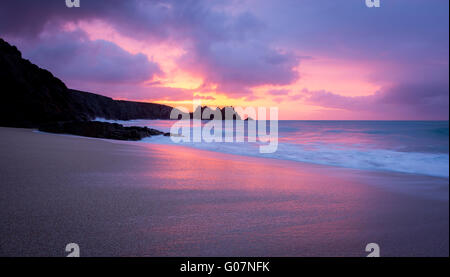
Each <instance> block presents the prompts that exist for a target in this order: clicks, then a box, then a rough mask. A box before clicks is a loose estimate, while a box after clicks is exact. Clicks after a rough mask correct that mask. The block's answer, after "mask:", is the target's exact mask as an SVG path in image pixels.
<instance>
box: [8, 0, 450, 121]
mask: <svg viewBox="0 0 450 277" xmlns="http://www.w3.org/2000/svg"><path fill="white" fill-rule="evenodd" d="M80 4H81V5H80V7H79V8H67V7H66V4H65V0H40V1H35V0H15V1H2V2H1V3H0V37H2V38H4V39H5V40H7V41H8V42H10V43H11V44H14V45H16V46H17V47H18V48H19V49H20V50H21V52H22V54H23V57H25V58H27V59H29V60H31V61H32V62H33V63H35V64H37V65H39V66H40V67H43V68H46V69H48V70H50V71H51V72H52V73H53V74H54V75H55V76H57V77H58V78H60V79H61V80H63V81H64V82H65V83H66V85H67V86H68V87H70V88H74V89H79V90H84V91H90V92H94V93H99V94H102V95H106V96H110V97H113V98H114V99H126V100H135V101H145V102H156V103H161V104H166V105H170V106H174V107H176V106H185V107H188V108H189V107H190V108H191V109H192V101H193V99H194V98H195V99H200V100H201V101H202V104H204V105H210V106H220V107H223V106H228V105H233V106H242V107H248V106H252V107H258V106H263V107H278V109H279V118H280V119H300V120H301V119H304V120H347V119H348V120H448V118H449V1H448V0H380V4H381V6H380V7H379V8H368V7H367V6H366V5H365V0H279V1H275V0H195V1H194V0H183V1H180V0H173V1H170V0H168V1H157V0H148V1H145V0H128V1H121V0H95V1H93V0H81V1H80Z"/></svg>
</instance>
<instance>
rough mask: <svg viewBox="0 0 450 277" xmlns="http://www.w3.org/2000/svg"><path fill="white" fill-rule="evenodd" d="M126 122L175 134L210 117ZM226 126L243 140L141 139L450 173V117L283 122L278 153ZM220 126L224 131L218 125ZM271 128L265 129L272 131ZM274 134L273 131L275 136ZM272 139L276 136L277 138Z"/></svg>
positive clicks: (342, 164)
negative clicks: (177, 127) (174, 128)
mask: <svg viewBox="0 0 450 277" xmlns="http://www.w3.org/2000/svg"><path fill="white" fill-rule="evenodd" d="M96 120H98V121H107V122H114V123H119V124H122V125H124V126H147V127H149V128H154V129H157V130H160V131H164V132H170V131H171V127H172V126H173V125H174V124H175V123H176V122H178V123H177V124H179V125H182V126H185V127H188V128H190V132H191V137H192V134H193V129H194V128H199V127H201V128H203V127H204V126H205V125H206V124H208V122H209V121H199V122H197V123H194V122H192V121H190V120H187V121H174V120H130V121H115V120H105V119H100V118H98V119H96ZM225 125H226V124H222V136H223V137H224V136H225V135H226V134H232V135H233V136H234V138H236V137H241V138H243V140H244V142H236V141H234V142H205V141H201V142H193V141H192V139H191V141H181V142H174V141H173V140H172V138H171V137H166V136H153V137H149V138H145V139H143V140H141V142H142V143H155V144H179V145H183V146H187V147H193V148H198V149H202V150H209V151H215V152H221V153H228V154H235V155H243V156H256V157H262V158H271V159H279V160H291V161H297V162H304V163H312V164H321V165H329V166H336V167H344V168H353V169H362V170H373V171H391V172H402V173H410V174H419V175H427V176H436V177H444V178H448V177H449V121H349V120H346V121H321V120H319V121H307V120H280V121H278V128H277V130H278V133H277V134H276V139H277V142H278V143H277V147H276V151H274V152H273V153H261V151H260V146H261V145H264V144H268V143H267V142H263V141H259V140H257V141H256V142H249V141H248V133H247V130H248V128H247V127H248V122H247V121H246V122H245V126H244V133H242V132H240V130H239V129H238V130H236V126H234V125H233V127H232V130H231V132H227V131H230V129H229V128H228V129H227V126H225ZM219 130H220V129H219ZM269 130H270V128H269V126H267V129H266V132H267V133H269ZM271 135H273V134H271ZM272 139H273V138H272Z"/></svg>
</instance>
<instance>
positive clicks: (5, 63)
mask: <svg viewBox="0 0 450 277" xmlns="http://www.w3.org/2000/svg"><path fill="white" fill-rule="evenodd" d="M0 86H1V90H0V97H1V101H0V125H2V126H16V127H34V126H37V125H39V124H40V123H44V122H50V121H60V120H83V119H85V118H84V117H83V114H81V113H79V112H77V111H76V109H75V108H74V107H73V105H71V99H72V98H71V96H70V94H69V91H68V89H67V87H66V85H65V84H64V83H63V82H61V80H59V79H58V78H55V77H54V76H53V75H52V74H51V73H50V72H49V71H47V70H44V69H41V68H39V67H38V66H36V65H34V64H32V63H31V62H30V61H28V60H25V59H22V55H21V53H20V52H19V51H18V50H17V48H16V47H14V46H11V45H9V44H8V43H7V42H5V41H4V40H2V39H0Z"/></svg>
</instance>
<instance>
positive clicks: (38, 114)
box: [0, 38, 172, 140]
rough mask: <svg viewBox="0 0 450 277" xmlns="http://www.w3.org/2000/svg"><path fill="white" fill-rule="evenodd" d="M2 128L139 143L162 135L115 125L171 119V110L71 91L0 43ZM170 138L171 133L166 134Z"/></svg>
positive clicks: (0, 115)
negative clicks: (122, 122)
mask: <svg viewBox="0 0 450 277" xmlns="http://www.w3.org/2000/svg"><path fill="white" fill-rule="evenodd" d="M0 87H1V89H0V91H1V92H0V93H1V95H0V97H1V101H0V126H7V127H23V128H39V129H40V130H43V131H48V132H53V133H68V134H75V135H82V136H90V137H102V138H112V139H122V140H138V139H141V138H143V137H146V136H151V135H158V134H163V133H162V132H159V131H157V130H153V129H149V128H141V127H123V126H122V125H119V124H111V123H106V122H95V123H92V122H91V121H90V120H93V119H95V118H96V117H102V118H106V119H113V120H130V119H170V112H171V111H172V107H169V106H165V105H159V104H153V103H141V102H132V101H119V100H113V99H112V98H109V97H106V96H102V95H98V94H94V93H89V92H83V91H77V90H71V89H68V88H67V86H66V85H65V84H64V83H63V82H62V81H61V80H59V79H58V78H56V77H55V76H53V74H52V73H50V72H49V71H47V70H45V69H42V68H40V67H38V66H37V65H35V64H33V63H31V62H30V61H28V60H26V59H23V58H22V54H21V53H20V51H19V50H18V49H17V48H16V47H15V46H11V45H10V44H9V43H7V42H6V41H4V40H3V39H1V38H0ZM165 135H167V134H165Z"/></svg>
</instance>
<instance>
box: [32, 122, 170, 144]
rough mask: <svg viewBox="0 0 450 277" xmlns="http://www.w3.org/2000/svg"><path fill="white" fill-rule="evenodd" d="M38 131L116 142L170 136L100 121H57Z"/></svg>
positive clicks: (159, 132)
mask: <svg viewBox="0 0 450 277" xmlns="http://www.w3.org/2000/svg"><path fill="white" fill-rule="evenodd" d="M39 130H40V131H43V132H49V133H57V134H71V135H77V136H84V137H93V138H105V139H116V140H140V139H142V138H145V137H150V136H157V135H165V136H169V135H170V134H168V133H163V132H161V131H158V130H155V129H150V128H147V127H135V126H133V127H124V126H123V125H120V124H117V123H108V122H100V121H64V122H63V121H59V122H54V123H48V124H44V125H42V126H41V127H39Z"/></svg>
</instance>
